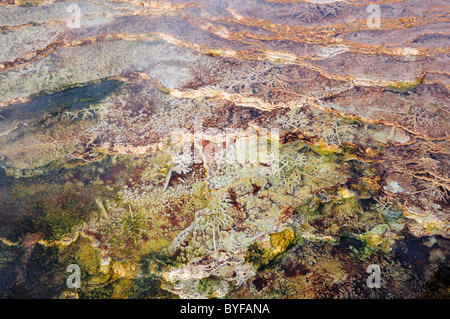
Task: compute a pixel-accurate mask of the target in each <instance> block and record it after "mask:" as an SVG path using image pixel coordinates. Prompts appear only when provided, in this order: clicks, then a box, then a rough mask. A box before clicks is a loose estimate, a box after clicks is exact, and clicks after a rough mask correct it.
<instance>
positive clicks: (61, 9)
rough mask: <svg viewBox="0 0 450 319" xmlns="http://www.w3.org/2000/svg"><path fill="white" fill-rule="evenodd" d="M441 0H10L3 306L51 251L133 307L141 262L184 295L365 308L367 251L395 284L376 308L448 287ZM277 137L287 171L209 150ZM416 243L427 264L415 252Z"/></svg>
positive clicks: (0, 160) (4, 105) (447, 81)
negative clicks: (222, 158) (10, 266)
mask: <svg viewBox="0 0 450 319" xmlns="http://www.w3.org/2000/svg"><path fill="white" fill-rule="evenodd" d="M374 5H375V7H376V8H375V9H374ZM449 8H450V7H449V6H448V2H447V1H444V0H430V1H420V0H403V1H397V0H393V1H390V0H385V1H357V0H347V1H328V0H327V1H320V0H304V1H302V0H265V1H263V0H254V1H247V0H200V1H184V0H180V1H134V0H133V1H131V0H130V1H125V0H118V1H117V0H114V1H112V0H111V1H107V0H82V1H77V2H73V1H65V0H58V1H54V0H48V1H46V0H44V1H41V0H6V1H3V0H0V43H1V46H0V224H2V226H0V239H1V242H0V245H4V246H5V247H19V248H17V249H23V251H24V253H23V255H24V256H25V257H23V258H22V259H20V262H19V263H18V264H20V265H21V266H17V267H16V268H14V270H13V271H12V273H14V274H15V276H16V277H17V280H12V281H11V282H12V283H11V282H9V281H8V283H7V284H0V297H1V296H3V295H5V296H11V295H12V296H14V291H15V290H14V287H19V286H20V285H21V284H24V283H25V282H26V280H27V279H26V275H25V274H26V273H27V271H28V270H27V269H30V267H32V266H30V264H31V263H32V262H33V260H34V259H33V255H32V251H33V250H34V249H36V248H35V247H36V246H39V245H41V246H42V247H45V248H42V249H49V250H50V249H51V248H50V247H58V249H59V250H60V251H61V253H60V257H58V258H60V259H61V260H64V262H65V261H67V260H72V261H73V259H75V261H76V262H78V263H80V264H82V265H84V266H85V267H86V269H90V276H91V277H89V280H91V284H92V285H93V286H95V287H104V286H105V285H109V284H110V283H114V282H118V283H119V284H117V287H120V288H117V287H116V288H114V289H113V290H114V292H110V294H109V295H108V294H107V293H106V292H105V294H106V295H104V296H103V295H102V296H103V297H105V296H106V297H136V295H131V294H130V293H129V292H126V291H131V290H132V289H131V287H132V283H131V281H130V279H129V278H135V277H137V276H138V275H137V274H139V271H138V270H137V269H138V268H139V267H138V266H137V265H138V264H139V260H138V259H139V258H140V261H142V260H147V259H148V260H150V261H149V265H150V266H149V268H150V274H158V276H159V277H158V278H165V279H161V280H166V282H163V283H162V285H159V284H158V286H162V287H163V288H164V289H165V290H168V291H171V292H172V293H175V294H178V295H180V296H182V297H202V298H203V297H225V296H234V297H255V298H259V297H262V296H267V295H264V294H270V291H272V293H273V295H272V297H283V296H288V297H291V298H305V297H306V298H309V297H311V298H322V297H342V298H344V297H361V296H363V297H368V296H369V297H373V296H374V293H373V292H371V291H370V290H368V289H365V290H364V289H363V288H361V287H360V284H358V283H357V282H356V281H357V279H354V278H360V277H358V276H361V275H358V276H357V277H355V276H353V277H352V274H353V275H354V274H355V272H356V270H355V269H359V268H358V267H360V266H354V265H355V264H357V262H356V261H355V262H354V263H352V262H351V260H359V263H360V264H361V263H363V264H368V263H370V262H368V259H367V258H369V256H372V257H373V256H376V259H377V260H378V262H379V263H385V267H387V268H386V269H389V271H391V272H390V273H389V272H388V273H389V276H390V277H389V278H390V279H392V280H397V282H400V284H398V286H396V287H397V288H395V289H394V288H392V289H391V292H389V293H386V294H387V295H385V297H401V296H404V295H403V294H404V292H403V291H410V293H411V295H414V296H417V297H420V296H422V297H436V294H437V295H439V293H435V292H433V291H429V290H427V289H428V288H427V287H428V286H427V284H426V282H427V280H437V279H436V278H438V277H436V276H438V275H436V276H434V275H433V271H434V270H436V269H440V268H439V267H441V264H439V263H442V262H443V260H445V258H447V260H448V258H450V257H449V251H448V242H447V240H448V238H449V236H450V232H449V224H450V215H449V201H450V197H449V193H450V179H449V175H448V172H449V168H450V162H449V159H450V157H449V154H450V145H449V140H450V133H449V132H450V130H449V128H450V125H449V123H450V108H449V105H450V103H449V102H450V101H449V95H448V89H449V86H450V77H449V75H450V64H449V63H448V62H449V61H448V55H449V54H450V48H449V47H448V44H449V43H450V42H449V32H450V25H449V23H450V17H449ZM378 9H379V11H377V10H378ZM374 10H375V11H374ZM377 12H379V18H380V20H379V25H376V23H375V22H376V20H377V19H376V17H375V18H374V14H375V15H376V13H377ZM77 23H79V24H77ZM374 23H375V24H374ZM271 129H276V131H272V133H271V134H272V135H270V136H269V139H270V141H271V143H272V144H274V143H276V139H277V138H279V143H280V144H279V147H280V158H279V159H278V162H277V164H279V165H280V167H281V168H280V170H278V171H272V172H269V171H267V166H268V165H266V164H267V163H266V164H264V165H258V164H255V165H253V164H248V165H247V164H245V165H238V166H236V165H234V166H233V165H231V166H230V165H228V164H226V163H225V164H224V163H222V162H218V161H217V160H215V157H214V154H215V153H217V150H218V149H220V148H221V147H223V146H224V145H225V144H227V143H228V142H229V141H230V139H229V138H230V136H231V137H232V139H233V141H239V140H247V139H248V140H250V139H252V138H255V136H258V134H259V133H260V132H261V131H264V130H267V131H270V130H271ZM226 130H230V131H229V132H232V133H230V134H231V135H227V136H225V135H224V134H223V133H224V132H226ZM174 132H182V134H178V135H177V138H175V137H174ZM198 132H202V134H201V135H198V134H197V133H198ZM199 136H200V138H199ZM227 138H228V139H227ZM183 143H184V144H186V143H192V151H193V153H195V154H198V156H199V160H198V161H197V162H195V163H194V164H193V165H188V164H191V163H185V160H184V159H183V156H182V155H180V154H179V150H178V149H179V146H180V145H182V144H183ZM274 145H275V144H274ZM276 145H278V144H276ZM275 160H276V159H275ZM55 172H56V173H55ZM58 174H59V175H58ZM56 176H57V177H56ZM61 212H62V213H61ZM397 213H399V214H397ZM42 216H45V217H42ZM52 218H55V220H56V221H54V220H53V219H52ZM37 221H38V222H37ZM27 223H31V224H27ZM24 225H26V226H24ZM29 225H33V226H29ZM287 233H288V234H289V236H288V237H289V238H285V237H283V236H285V234H287ZM280 236H281V237H280ZM433 236H434V237H433ZM435 237H436V238H438V239H435ZM27 238H28V239H29V238H33V240H26V239H27ZM279 238H281V239H279ZM348 238H351V240H350V239H348ZM275 239H277V240H281V242H282V243H283V244H282V245H281V244H279V243H278V242H277V241H276V240H275ZM427 240H429V242H428V241H427ZM350 241H351V244H349V242H350ZM419 241H420V242H419ZM299 242H301V243H303V244H302V245H304V246H301V247H304V249H303V248H301V247H300V246H298V245H300V244H298V243H299ZM435 243H437V244H435ZM292 245H294V246H295V245H297V246H295V248H294V249H291V250H289V247H291V246H292ZM358 245H359V246H358ZM424 245H425V247H429V249H428V248H427V249H428V250H426V251H425V250H420V249H422V248H420V249H419V250H418V251H419V252H420V253H422V255H423V256H422V255H420V254H419V253H418V254H419V255H420V256H422V257H423V258H425V259H426V261H423V260H422V261H420V262H419V261H417V260H415V259H414V258H411V257H410V256H409V255H408V253H409V252H411V251H413V249H412V248H411V247H416V246H417V247H418V246H420V247H423V246H424ZM1 247H3V246H0V249H1ZM280 247H281V248H280ZM299 247H300V248H299ZM330 247H331V248H330ZM433 247H434V248H433ZM8 249H10V248H8ZM11 249H13V248H11ZM302 249H303V250H302ZM155 254H162V255H164V256H166V255H167V256H169V257H167V256H166V257H164V258H166V259H167V258H169V259H170V260H171V262H164V263H163V262H161V261H160V259H158V258H160V257H158V258H156V257H154V255H155ZM308 254H309V255H308ZM350 254H356V255H351V256H353V257H349V256H350ZM383 254H384V255H383ZM389 254H391V255H389ZM72 255H73V256H75V257H71V256H72ZM131 255H133V257H131ZM331 255H333V257H330V256H331ZM11 256H13V255H11ZM30 256H31V257H30ZM148 256H152V257H148ZM158 256H159V255H158ZM224 256H225V257H226V258H225V257H224ZM283 256H284V257H283ZM355 256H356V257H355ZM386 256H388V257H386ZM389 256H390V257H389ZM392 256H394V257H392ZM405 256H406V257H405ZM420 256H419V257H420ZM424 256H425V257H424ZM147 257H148V258H147ZM419 257H418V258H419ZM70 258H72V259H70ZM146 258H147V259H146ZM155 258H156V259H155ZM161 258H162V257H161ZM277 258H278V259H277ZM352 258H356V259H352ZM358 258H359V259H358ZM364 258H366V259H364ZM373 258H375V257H373ZM392 258H393V259H392ZM166 259H164V260H166ZM300 259H301V260H303V261H302V262H300V263H298V260H300ZM419 259H420V258H419ZM155 260H156V261H155ZM229 260H232V262H231V261H230V262H228V261H229ZM273 260H275V261H276V260H278V261H280V260H281V262H280V263H279V264H278V266H277V267H278V268H275V269H272V270H262V271H260V272H258V267H260V266H262V265H263V266H264V265H266V264H267V263H269V262H272V261H273ZM361 260H363V261H361ZM371 263H374V262H371ZM398 263H406V264H402V265H403V266H404V268H402V269H416V268H414V267H417V269H419V270H420V271H419V270H418V272H420V275H417V276H418V277H417V278H416V281H420V280H422V282H424V284H423V286H421V287H422V288H417V287H410V286H408V285H410V284H409V282H410V281H408V280H410V279H411V278H412V277H414V276H416V275H415V274H413V273H410V272H408V271H409V270H408V271H407V270H404V271H403V270H402V271H403V272H401V271H400V273H399V272H395V271H394V270H395V269H396V267H397V266H398ZM408 263H409V264H408ZM162 264H164V265H163V266H162ZM360 264H358V265H360ZM251 265H253V269H251V267H252V266H251ZM405 265H406V266H405ZM408 265H413V266H412V268H408ZM425 265H428V266H426V267H425ZM430 265H431V266H430ZM219 266H220V267H219ZM208 267H209V268H208ZM361 267H362V266H361ZM361 267H360V268H361ZM389 267H391V268H389ZM427 267H428V268H427ZM445 267H448V266H445ZM441 268H442V267H441ZM117 269H120V270H121V271H117ZM130 269H132V271H131V270H130ZM199 269H200V270H201V271H200V270H199ZM211 269H213V270H211ZM361 269H362V268H361ZM122 270H123V271H122ZM194 270H195V271H196V272H201V276H200V275H199V276H197V277H196V276H193V275H191V274H192V273H193V272H194ZM219 270H220V271H219ZM244 270H245V271H244ZM0 271H1V269H0ZM5 271H6V270H5ZM233 271H234V273H233ZM358 271H360V270H358ZM279 272H281V273H282V274H283V275H282V276H281V275H280V273H279ZM143 273H144V274H146V273H147V272H143ZM362 273H364V272H363V271H362ZM123 274H125V275H123ZM161 274H162V275H161ZM255 274H256V275H255ZM139 275H140V276H142V273H140V274H139ZM24 276H25V277H24ZM255 276H256V277H255ZM280 276H281V277H280ZM283 276H284V277H283ZM433 276H434V277H433ZM447 276H448V275H447ZM419 277H420V278H419ZM5 278H6V277H5ZM8 278H9V277H8ZM167 278H169V279H167ZM236 278H238V279H236ZM249 278H250V279H249ZM252 278H253V279H252ZM274 278H283V279H279V280H277V279H274ZM299 278H300V279H299ZM234 279H236V280H234ZM360 279H361V278H360ZM155 280H156V279H155ZM361 280H364V279H361ZM411 281H412V280H411ZM294 282H296V283H294ZM324 282H325V283H324ZM386 282H389V280H388V279H386ZM386 284H388V283H386ZM2 285H3V286H2ZM8 285H9V286H8ZM280 285H284V286H283V287H288V288H289V292H288V290H286V292H285V295H283V294H281V293H279V291H280V289H281V288H280V287H279V286H280ZM333 285H343V287H345V288H342V289H341V288H339V289H335V287H334V286H333ZM319 286H320V287H322V288H323V287H325V288H323V290H322V291H319V288H317V287H319ZM8 287H9V288H8ZM11 287H13V288H11ZM402 287H403V288H402ZM424 287H425V288H424ZM444 288H445V287H444ZM8 289H9V290H8ZM30 289H31V288H30ZM108 289H109V288H108ZM127 289H128V290H127ZM277 289H278V290H277ZM286 289H287V288H286ZM18 291H21V290H20V289H18ZM86 291H88V292H86ZM86 291H84V292H82V295H81V297H87V296H91V297H92V296H94V297H98V296H100V295H95V294H94V295H90V294H91V292H89V291H90V290H89V289H87V290H86ZM105 291H106V290H105ZM108 291H109V290H108ZM336 291H341V292H340V293H339V294H338V293H336ZM30 294H31V292H30ZM54 294H56V293H54ZM83 294H84V295H83ZM165 294H167V293H166V292H164V293H161V295H158V296H163V297H167V296H169V297H170V296H172V295H170V294H169V295H165ZM333 294H334V295H333ZM447 294H448V291H447ZM45 296H50V295H45ZM61 296H66V297H71V296H72V295H71V293H67V292H65V293H64V294H63V295H61ZM77 296H78V295H77ZM139 296H140V295H139ZM139 296H138V297H139ZM152 296H153V297H155V295H152ZM78 297H80V296H78Z"/></svg>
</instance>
